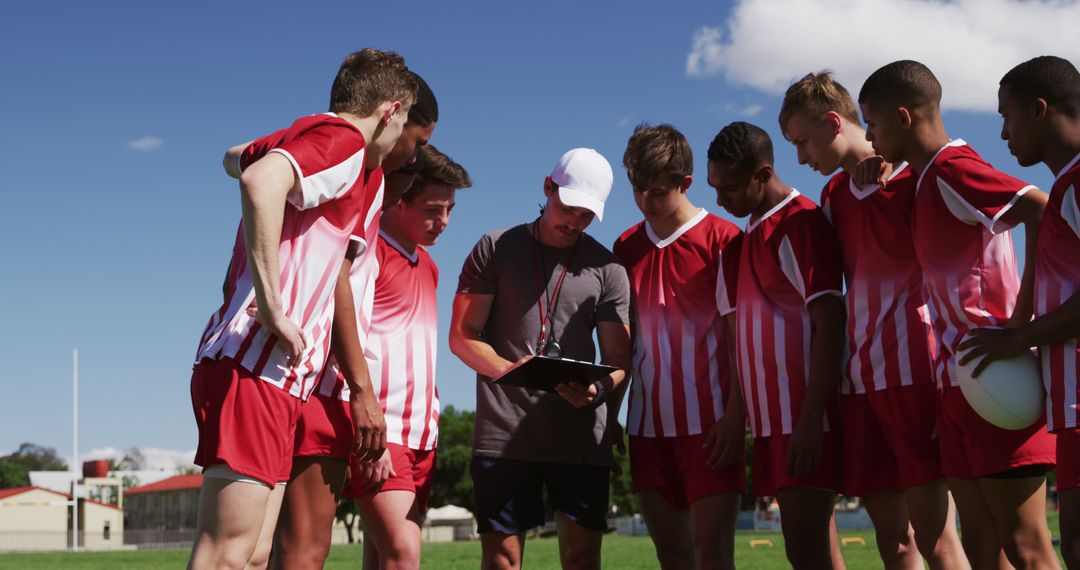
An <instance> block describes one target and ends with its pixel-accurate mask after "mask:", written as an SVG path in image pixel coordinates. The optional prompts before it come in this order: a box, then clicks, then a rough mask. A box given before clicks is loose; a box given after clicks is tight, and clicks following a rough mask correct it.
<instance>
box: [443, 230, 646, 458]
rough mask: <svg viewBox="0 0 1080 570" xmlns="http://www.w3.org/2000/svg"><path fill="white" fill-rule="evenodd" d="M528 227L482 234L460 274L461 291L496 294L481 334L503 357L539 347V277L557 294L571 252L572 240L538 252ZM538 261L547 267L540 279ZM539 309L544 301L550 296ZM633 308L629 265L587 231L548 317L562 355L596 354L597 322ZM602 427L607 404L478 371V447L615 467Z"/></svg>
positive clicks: (478, 451) (624, 316) (624, 315)
mask: <svg viewBox="0 0 1080 570" xmlns="http://www.w3.org/2000/svg"><path fill="white" fill-rule="evenodd" d="M530 226H531V224H522V225H520V226H516V227H513V228H510V229H508V230H500V231H495V232H491V233H488V234H485V235H484V236H483V237H482V238H480V241H479V242H478V243H477V244H476V246H475V247H474V248H473V250H472V253H470V254H469V257H468V258H466V260H465V266H464V267H463V268H462V269H461V277H460V278H459V280H458V289H457V290H458V293H468V294H479V295H494V296H495V300H494V302H493V303H492V307H491V314H490V316H489V317H488V321H487V324H486V325H485V327H484V330H483V331H482V334H483V337H484V340H486V341H487V342H488V343H489V344H491V346H492V347H493V348H494V349H495V352H496V353H498V355H499V356H501V357H503V358H505V359H507V360H509V361H511V362H513V361H516V360H518V359H519V358H521V357H522V356H525V355H526V354H531V353H533V352H531V351H530V350H529V349H530V347H532V348H535V347H536V346H535V345H536V342H537V337H538V336H539V333H540V318H541V314H540V308H538V303H539V299H540V297H541V296H542V295H543V294H544V293H543V291H542V290H541V288H540V286H541V283H546V284H547V287H548V291H549V292H551V293H554V291H555V285H556V282H557V281H558V279H559V275H560V274H561V273H562V270H563V266H564V264H565V263H566V261H567V259H568V258H569V257H570V253H571V249H570V248H566V249H560V248H553V247H546V246H545V247H541V248H540V249H539V250H538V249H537V241H536V240H534V239H533V237H532V232H531V227H530ZM541 252H542V255H541ZM540 259H542V263H539V264H538V260H540ZM538 265H539V267H538ZM540 267H542V268H543V273H545V274H544V275H542V276H541V277H542V279H540V280H538V278H537V273H540V272H541V270H540ZM542 308H543V309H544V310H547V308H548V301H547V299H546V297H545V299H544V302H543V303H542ZM629 309H630V283H629V280H628V279H627V277H626V270H625V269H624V268H623V266H622V265H620V264H619V261H618V259H616V258H615V256H614V255H613V254H612V253H611V251H609V250H608V249H607V248H605V247H604V246H602V245H600V243H599V242H597V241H596V240H595V239H593V238H592V237H590V236H588V235H583V236H582V238H581V242H580V243H579V244H578V247H577V250H576V251H575V252H574V256H573V260H572V261H571V262H570V266H569V269H568V270H567V272H566V277H565V278H564V279H563V283H562V288H561V292H560V293H559V297H558V302H557V303H556V305H555V314H554V315H553V317H552V320H553V324H552V328H551V329H550V330H551V334H552V336H553V338H554V339H555V340H556V341H558V343H559V346H560V348H561V349H562V356H563V357H564V358H573V359H575V360H584V361H588V362H595V357H596V347H595V346H594V344H593V331H594V329H595V328H596V324H597V323H599V322H615V323H628V322H629V321H630V319H629ZM606 433H607V406H606V405H601V406H599V407H598V408H596V409H591V410H590V409H578V408H575V407H573V406H571V405H570V404H569V403H567V402H566V401H565V400H563V399H562V397H561V396H559V395H558V394H557V393H555V392H543V391H539V390H531V389H528V388H519V387H516V386H500V385H498V384H492V383H491V380H490V379H489V378H487V377H486V376H483V375H480V374H477V382H476V429H475V433H474V439H473V455H478V456H482V457H499V458H504V459H518V460H524V461H540V462H547V463H576V464H586V465H610V464H611V444H612V443H613V442H611V441H608V440H607V439H608V438H607V437H606Z"/></svg>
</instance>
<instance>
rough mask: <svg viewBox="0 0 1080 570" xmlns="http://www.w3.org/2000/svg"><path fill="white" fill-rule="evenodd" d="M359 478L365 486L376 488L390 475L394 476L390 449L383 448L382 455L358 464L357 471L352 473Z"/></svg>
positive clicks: (395, 474)
mask: <svg viewBox="0 0 1080 570" xmlns="http://www.w3.org/2000/svg"><path fill="white" fill-rule="evenodd" d="M352 475H353V477H357V478H359V480H360V482H361V483H363V485H364V486H365V487H368V488H371V489H378V488H379V487H382V484H383V483H385V482H386V480H387V479H389V478H391V477H396V476H397V472H396V471H394V462H393V461H392V460H391V458H390V450H389V449H384V450H383V453H382V455H381V456H380V457H379V458H378V459H376V460H374V461H364V462H362V463H360V464H359V468H358V472H357V473H353V474H352Z"/></svg>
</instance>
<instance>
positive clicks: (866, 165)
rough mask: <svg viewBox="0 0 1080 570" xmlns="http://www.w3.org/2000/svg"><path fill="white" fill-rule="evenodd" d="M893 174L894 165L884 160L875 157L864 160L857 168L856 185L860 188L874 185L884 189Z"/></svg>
mask: <svg viewBox="0 0 1080 570" xmlns="http://www.w3.org/2000/svg"><path fill="white" fill-rule="evenodd" d="M891 173H892V165H891V164H889V163H888V162H885V159H884V158H882V157H880V156H878V155H874V156H871V157H870V158H866V159H863V160H862V161H861V162H859V164H858V165H856V166H855V183H856V184H858V185H859V186H873V185H874V184H877V185H878V186H881V187H882V188H884V187H885V184H886V183H887V182H888V180H889V175H890V174H891Z"/></svg>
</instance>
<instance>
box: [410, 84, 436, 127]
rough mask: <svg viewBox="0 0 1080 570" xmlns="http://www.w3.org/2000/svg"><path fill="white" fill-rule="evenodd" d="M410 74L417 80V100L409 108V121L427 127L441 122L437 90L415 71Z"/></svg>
mask: <svg viewBox="0 0 1080 570" xmlns="http://www.w3.org/2000/svg"><path fill="white" fill-rule="evenodd" d="M409 74H411V75H412V76H413V79H415V80H416V102H414V103H413V106H412V107H411V108H410V109H409V122H410V123H412V124H414V125H420V126H422V127H426V126H428V125H434V124H435V123H437V122H439V102H438V100H436V99H435V92H434V91H432V90H431V86H429V85H428V83H427V81H424V78H423V77H420V76H419V75H418V74H416V73H415V72H413V71H409Z"/></svg>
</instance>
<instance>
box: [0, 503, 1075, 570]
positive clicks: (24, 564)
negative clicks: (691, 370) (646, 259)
mask: <svg viewBox="0 0 1080 570" xmlns="http://www.w3.org/2000/svg"><path fill="white" fill-rule="evenodd" d="M1050 525H1051V526H1050V528H1051V533H1052V534H1054V536H1055V537H1056V536H1057V515H1056V513H1054V514H1051V517H1050ZM840 536H841V538H842V539H843V538H861V539H862V540H863V541H864V542H865V544H860V543H859V542H858V541H855V542H853V543H850V544H847V545H845V546H844V547H843V551H844V558H845V559H846V561H847V564H848V568H850V569H852V570H855V569H863V568H879V567H880V566H881V562H880V561H879V560H878V558H877V552H876V550H875V549H874V543H873V540H874V539H873V533H872V532H871V531H854V532H842V533H841V535H840ZM751 540H755V541H756V540H768V541H771V542H772V546H771V547H769V546H757V547H756V548H751V546H750V541H751ZM187 555H188V551H187V550H144V551H136V552H84V553H79V554H72V553H47V554H6V555H0V570H7V569H12V570H14V569H19V570H34V569H38V568H42V569H52V568H78V569H84V568H85V569H88V570H89V569H95V570H96V569H102V570H105V569H109V570H112V569H136V568H138V569H140V570H142V569H146V570H154V569H158V568H161V569H165V568H169V569H172V568H182V567H183V566H184V564H185V563H186V562H187ZM360 555H361V549H360V547H359V546H354V545H350V546H335V547H334V548H333V549H331V551H330V558H329V560H328V561H327V564H326V568H328V569H333V570H345V569H356V568H359V567H360ZM603 557H604V558H603V563H604V567H605V568H618V569H619V570H636V569H642V570H644V569H651V568H656V567H657V564H656V557H655V554H654V552H653V547H652V542H650V541H649V538H648V537H645V536H636V537H626V536H617V535H614V534H613V535H609V536H607V537H605V538H604V554H603ZM735 564H736V566H738V567H739V568H754V569H755V570H758V569H760V570H770V569H773V568H775V569H783V568H789V566H788V564H787V560H786V559H785V557H784V540H783V538H781V536H780V534H779V533H774V532H740V533H738V535H737V537H736V546H735ZM422 566H423V567H424V568H431V569H432V570H458V569H463V570H464V569H468V570H474V569H475V568H479V567H480V543H479V542H453V543H445V544H425V545H424V554H423V565H422ZM524 566H525V567H526V568H539V569H544V568H558V567H559V553H558V544H557V543H556V541H555V539H554V538H544V539H537V540H530V541H529V542H528V544H527V546H526V548H525V564H524Z"/></svg>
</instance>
